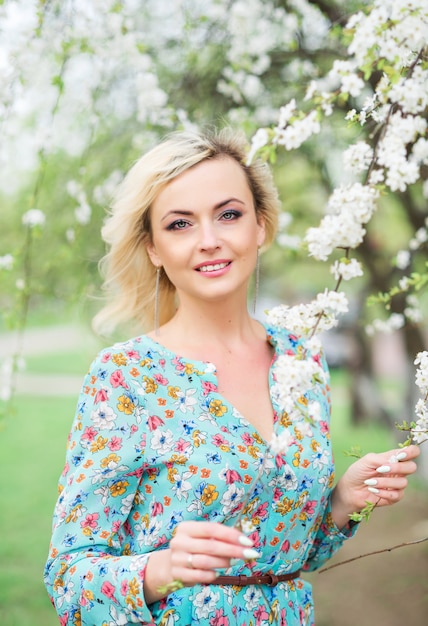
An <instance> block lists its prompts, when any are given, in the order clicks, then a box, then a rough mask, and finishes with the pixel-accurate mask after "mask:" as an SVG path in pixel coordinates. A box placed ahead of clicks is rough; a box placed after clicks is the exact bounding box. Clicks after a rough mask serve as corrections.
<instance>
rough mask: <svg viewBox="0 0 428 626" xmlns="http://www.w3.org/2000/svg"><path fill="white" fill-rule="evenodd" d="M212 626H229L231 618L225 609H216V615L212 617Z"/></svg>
mask: <svg viewBox="0 0 428 626" xmlns="http://www.w3.org/2000/svg"><path fill="white" fill-rule="evenodd" d="M210 626H229V619H228V618H227V617H226V615H224V614H223V609H216V612H215V614H214V616H213V617H212V618H211V619H210Z"/></svg>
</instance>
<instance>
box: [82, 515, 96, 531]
mask: <svg viewBox="0 0 428 626" xmlns="http://www.w3.org/2000/svg"><path fill="white" fill-rule="evenodd" d="M98 518H99V514H98V513H88V514H87V516H86V517H85V519H84V520H83V522H80V525H81V527H82V528H91V529H92V530H95V529H96V527H97V526H98Z"/></svg>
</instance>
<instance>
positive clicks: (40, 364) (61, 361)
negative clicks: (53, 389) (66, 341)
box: [25, 346, 95, 380]
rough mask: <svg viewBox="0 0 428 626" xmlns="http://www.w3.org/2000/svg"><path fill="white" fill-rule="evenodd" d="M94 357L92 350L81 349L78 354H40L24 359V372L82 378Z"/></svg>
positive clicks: (91, 348)
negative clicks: (68, 375)
mask: <svg viewBox="0 0 428 626" xmlns="http://www.w3.org/2000/svg"><path fill="white" fill-rule="evenodd" d="M94 356H95V351H94V348H93V347H92V346H91V347H90V348H88V349H85V348H82V349H81V350H79V352H61V353H60V354H42V355H37V356H29V357H26V359H25V371H26V372H28V373H29V374H64V375H66V374H70V375H72V376H74V375H76V376H78V375H80V376H82V380H83V376H84V374H85V372H86V371H87V369H88V367H89V365H90V363H91V361H92V359H93V358H94Z"/></svg>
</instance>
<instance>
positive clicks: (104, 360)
mask: <svg viewBox="0 0 428 626" xmlns="http://www.w3.org/2000/svg"><path fill="white" fill-rule="evenodd" d="M110 359H111V352H105V353H104V354H103V356H102V357H101V362H102V363H107V361H110Z"/></svg>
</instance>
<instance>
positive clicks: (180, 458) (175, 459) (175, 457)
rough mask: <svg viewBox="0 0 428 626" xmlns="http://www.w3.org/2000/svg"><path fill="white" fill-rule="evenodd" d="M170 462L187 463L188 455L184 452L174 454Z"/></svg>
mask: <svg viewBox="0 0 428 626" xmlns="http://www.w3.org/2000/svg"><path fill="white" fill-rule="evenodd" d="M170 463H177V465H185V464H186V463H187V457H186V456H184V454H173V455H172V457H171V458H170Z"/></svg>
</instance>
